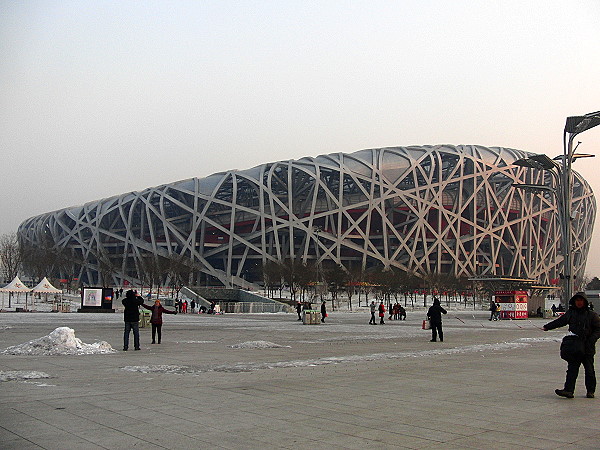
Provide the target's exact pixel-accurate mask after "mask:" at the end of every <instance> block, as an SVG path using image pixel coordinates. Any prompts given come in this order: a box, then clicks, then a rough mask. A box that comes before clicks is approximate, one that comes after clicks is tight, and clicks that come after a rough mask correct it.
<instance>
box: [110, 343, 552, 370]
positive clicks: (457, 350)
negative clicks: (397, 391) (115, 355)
mask: <svg viewBox="0 0 600 450" xmlns="http://www.w3.org/2000/svg"><path fill="white" fill-rule="evenodd" d="M519 340H524V339H519ZM548 340H554V339H553V338H548ZM540 341H541V339H540ZM534 342H535V340H534ZM530 345H531V344H530V343H527V342H499V343H496V344H479V345H466V346H463V347H454V348H446V349H435V350H423V351H412V352H385V353H372V354H368V355H346V356H329V357H325V358H314V359H305V360H289V361H272V362H260V363H257V362H244V363H241V362H239V363H234V364H220V365H211V366H199V367H189V366H169V365H154V366H126V367H122V368H121V369H122V370H125V371H129V372H141V373H170V374H184V373H189V374H196V375H197V374H201V373H203V372H252V371H256V370H264V369H276V368H291V367H316V366H323V365H328V364H344V363H360V362H368V361H378V360H389V359H401V358H427V357H432V356H440V355H441V356H444V355H448V356H453V355H462V354H467V353H477V352H481V353H486V352H496V351H505V350H514V349H519V348H524V347H528V346H530Z"/></svg>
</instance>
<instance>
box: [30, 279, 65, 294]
mask: <svg viewBox="0 0 600 450" xmlns="http://www.w3.org/2000/svg"><path fill="white" fill-rule="evenodd" d="M31 292H35V293H41V294H62V289H57V288H55V287H54V286H52V284H51V283H50V282H49V281H48V278H46V277H44V279H43V280H42V281H40V282H39V283H38V284H37V286H36V287H34V288H33V289H32V290H31Z"/></svg>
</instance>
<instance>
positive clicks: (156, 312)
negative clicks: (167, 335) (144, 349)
mask: <svg viewBox="0 0 600 450" xmlns="http://www.w3.org/2000/svg"><path fill="white" fill-rule="evenodd" d="M142 307H143V308H146V309H148V310H150V311H152V315H151V316H150V324H151V325H152V343H153V344H156V335H157V334H158V343H159V344H160V339H161V334H162V324H163V320H162V315H163V313H165V314H177V310H175V311H169V310H168V309H166V308H165V307H164V306H163V305H161V304H160V300H158V299H156V300H154V305H152V306H146V305H144V304H143V303H142Z"/></svg>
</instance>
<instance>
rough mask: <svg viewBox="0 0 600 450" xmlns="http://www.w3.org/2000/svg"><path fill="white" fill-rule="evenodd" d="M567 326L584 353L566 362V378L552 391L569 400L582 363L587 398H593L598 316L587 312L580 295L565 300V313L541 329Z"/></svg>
mask: <svg viewBox="0 0 600 450" xmlns="http://www.w3.org/2000/svg"><path fill="white" fill-rule="evenodd" d="M565 325H568V326H569V331H570V332H571V333H572V334H574V335H576V336H578V337H579V338H580V339H581V340H583V346H584V354H583V355H581V356H579V357H576V358H574V359H569V360H568V361H567V378H566V380H565V387H564V389H556V390H555V391H554V392H555V393H556V395H560V396H561V397H566V398H573V397H574V393H575V382H576V381H577V375H579V367H580V366H581V365H582V364H583V368H584V369H585V387H586V390H587V395H586V396H587V397H588V398H594V394H595V392H596V373H595V371H594V354H595V353H596V341H597V340H598V338H600V317H598V314H597V313H595V312H593V311H590V309H589V304H588V299H587V297H586V295H585V294H584V293H583V292H577V293H576V294H575V295H574V296H573V297H572V298H571V300H570V301H569V310H568V311H567V312H566V313H565V314H563V315H562V316H560V317H559V318H558V319H555V320H553V321H552V322H549V323H547V324H546V325H544V327H543V330H544V331H548V330H553V329H555V328H559V327H564V326H565Z"/></svg>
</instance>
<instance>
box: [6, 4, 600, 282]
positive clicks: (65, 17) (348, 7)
mask: <svg viewBox="0 0 600 450" xmlns="http://www.w3.org/2000/svg"><path fill="white" fill-rule="evenodd" d="M599 23H600V1H598V0H571V1H569V2H565V1H564V0H561V1H557V0H540V1H538V0H531V1H527V0H519V1H511V0H504V1H491V0H481V1H476V0H473V1H466V0H463V1H461V0H453V1H448V0H439V1H438V0H414V1H413V0H406V1H391V0H384V1H378V0H368V1H333V0H332V1H322V0H319V1H308V0H302V1H291V0H273V1H250V0H247V1H223V0H219V1H217V0H215V1H191V0H190V1H174V0H172V1H168V2H165V1H157V2H150V1H123V0H120V1H114V2H111V1H64V0H63V1H59V2H56V1H27V2H15V1H8V0H0V149H1V152H2V153H1V155H2V159H1V161H2V168H3V170H2V172H3V173H2V177H1V178H0V180H1V181H0V192H1V196H0V211H1V213H0V234H3V233H8V232H11V231H16V229H17V227H18V225H19V224H20V223H21V222H22V221H23V220H25V219H27V218H28V217H31V216H35V215H38V214H41V213H44V212H48V211H52V210H56V209H61V208H64V207H67V206H72V205H77V204H82V203H85V202H87V201H92V200H98V199H101V198H104V197H109V196H112V195H116V194H121V193H125V192H128V191H132V190H141V189H144V188H146V187H149V186H155V185H159V184H163V183H168V182H172V181H176V180H180V179H185V178H189V177H193V176H198V177H202V176H205V175H209V174H211V173H214V172H218V171H222V170H227V169H233V168H237V169H245V168H249V167H252V166H255V165H258V164H261V163H265V162H269V161H277V160H285V159H297V158H300V157H303V156H316V155H319V154H324V153H331V152H353V151H356V150H360V149H364V148H375V147H384V146H397V145H401V146H404V145H426V144H480V145H486V146H503V147H512V148H517V149H522V150H526V151H531V152H538V153H547V154H548V155H550V156H555V155H558V154H559V153H561V152H562V131H563V128H564V123H565V119H566V117H567V116H570V115H580V114H585V113H588V112H593V111H598V110H600V58H599V57H598V55H599V52H600V47H599V43H600V27H599V26H598V24H599ZM578 140H580V141H582V144H581V146H580V148H579V151H581V152H585V153H594V154H598V157H597V158H595V159H587V160H582V161H577V162H576V164H575V168H576V169H577V170H578V171H580V172H581V173H582V174H583V175H584V177H585V178H586V179H587V180H588V182H590V183H591V185H592V187H593V189H594V191H595V192H596V193H600V179H599V177H598V173H599V172H600V127H597V128H595V129H592V130H589V131H587V132H585V133H583V134H581V135H580V136H579V139H578ZM599 250H600V224H598V223H597V224H596V232H595V236H594V240H593V243H592V251H591V254H590V258H589V260H588V270H587V272H588V274H589V275H591V276H600V258H598V256H597V255H598V253H599Z"/></svg>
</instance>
